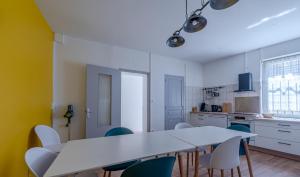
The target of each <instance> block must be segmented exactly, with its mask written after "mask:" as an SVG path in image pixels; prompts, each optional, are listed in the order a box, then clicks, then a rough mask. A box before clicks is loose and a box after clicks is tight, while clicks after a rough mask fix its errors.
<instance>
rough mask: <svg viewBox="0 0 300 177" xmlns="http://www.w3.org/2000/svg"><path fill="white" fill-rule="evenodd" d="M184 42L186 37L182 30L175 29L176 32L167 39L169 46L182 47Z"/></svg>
mask: <svg viewBox="0 0 300 177" xmlns="http://www.w3.org/2000/svg"><path fill="white" fill-rule="evenodd" d="M184 42H185V39H184V38H183V37H182V36H180V31H175V33H174V34H173V35H172V36H171V37H170V38H169V39H168V40H167V45H168V46H169V47H180V46H182V45H183V44H184Z"/></svg>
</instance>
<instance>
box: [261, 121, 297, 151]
mask: <svg viewBox="0 0 300 177" xmlns="http://www.w3.org/2000/svg"><path fill="white" fill-rule="evenodd" d="M255 133H256V134H258V136H257V137H255V146H258V147H262V148H266V149H271V150H275V151H280V152H285V153H289V154H295V155H300V122H288V121H276V120H274V121H273V120H265V121H262V120H257V121H255Z"/></svg>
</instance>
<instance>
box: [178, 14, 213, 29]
mask: <svg viewBox="0 0 300 177" xmlns="http://www.w3.org/2000/svg"><path fill="white" fill-rule="evenodd" d="M206 24H207V20H206V18H205V17H203V16H202V15H201V11H199V10H196V11H195V12H194V13H193V14H192V15H191V16H190V17H189V18H188V19H187V20H186V22H185V23H184V25H183V30H184V31H185V32H187V33H194V32H197V31H200V30H202V29H203V28H204V27H205V26H206Z"/></svg>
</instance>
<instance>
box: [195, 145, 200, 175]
mask: <svg viewBox="0 0 300 177" xmlns="http://www.w3.org/2000/svg"><path fill="white" fill-rule="evenodd" d="M199 158H200V157H199V150H198V148H196V152H195V175H194V177H198V176H199Z"/></svg>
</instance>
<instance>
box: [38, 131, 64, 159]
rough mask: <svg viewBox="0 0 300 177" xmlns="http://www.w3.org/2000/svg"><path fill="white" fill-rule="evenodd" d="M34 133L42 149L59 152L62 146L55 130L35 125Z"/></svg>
mask: <svg viewBox="0 0 300 177" xmlns="http://www.w3.org/2000/svg"><path fill="white" fill-rule="evenodd" d="M34 131H35V133H36V134H37V136H38V137H39V139H40V141H41V143H42V146H43V147H44V148H47V149H49V150H51V151H53V152H56V153H59V152H60V151H61V149H62V147H63V145H64V144H62V143H61V141H60V137H59V135H58V133H57V132H56V130H54V129H53V128H51V127H49V126H46V125H37V126H35V128H34Z"/></svg>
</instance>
